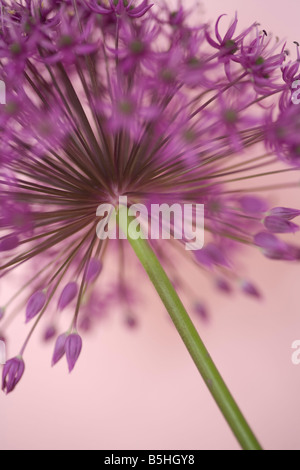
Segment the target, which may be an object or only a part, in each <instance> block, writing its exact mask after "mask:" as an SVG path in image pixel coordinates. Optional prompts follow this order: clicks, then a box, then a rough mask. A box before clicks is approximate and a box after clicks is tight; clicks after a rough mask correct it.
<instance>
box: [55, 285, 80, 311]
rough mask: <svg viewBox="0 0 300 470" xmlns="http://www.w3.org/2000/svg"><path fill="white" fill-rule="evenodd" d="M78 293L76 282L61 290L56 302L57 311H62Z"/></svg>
mask: <svg viewBox="0 0 300 470" xmlns="http://www.w3.org/2000/svg"><path fill="white" fill-rule="evenodd" d="M77 293H78V285H77V283H76V282H70V283H69V284H67V285H66V286H65V288H64V289H63V291H62V293H61V296H60V298H59V301H58V309H59V310H64V309H65V308H66V307H67V306H68V305H69V304H70V303H71V302H72V300H74V299H75V297H76V295H77Z"/></svg>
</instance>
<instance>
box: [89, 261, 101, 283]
mask: <svg viewBox="0 0 300 470" xmlns="http://www.w3.org/2000/svg"><path fill="white" fill-rule="evenodd" d="M102 267H103V266H102V263H101V261H99V260H98V259H96V258H92V259H91V260H90V262H89V265H88V268H87V273H86V281H87V282H93V281H95V280H96V279H97V277H98V276H99V274H100V273H101V271H102Z"/></svg>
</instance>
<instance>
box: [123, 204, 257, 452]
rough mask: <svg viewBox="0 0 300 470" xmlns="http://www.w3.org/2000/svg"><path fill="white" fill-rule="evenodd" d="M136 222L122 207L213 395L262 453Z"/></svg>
mask: <svg viewBox="0 0 300 470" xmlns="http://www.w3.org/2000/svg"><path fill="white" fill-rule="evenodd" d="M132 219H133V218H132V217H129V215H128V209H127V208H126V207H120V209H119V213H118V223H119V226H120V228H121V229H122V231H123V232H124V233H125V234H126V235H127V238H128V241H129V243H130V245H131V246H132V248H133V250H134V252H135V254H136V256H137V257H138V259H139V260H140V262H141V264H142V266H143V267H144V269H145V271H146V272H147V274H148V276H149V278H150V280H151V282H152V284H153V285H154V287H155V289H156V291H157V293H158V294H159V296H160V298H161V300H162V302H163V304H164V305H165V307H166V309H167V311H168V313H169V315H170V317H171V319H172V321H173V323H174V325H175V327H176V329H177V331H178V333H179V335H180V336H181V339H182V340H183V342H184V344H185V346H186V348H187V350H188V352H189V353H190V355H191V357H192V359H193V361H194V363H195V365H196V367H197V369H198V371H199V372H200V374H201V376H202V378H203V380H204V382H205V384H206V385H207V387H208V389H209V391H210V393H211V395H212V396H213V398H214V400H215V401H216V403H217V405H218V407H219V408H220V410H221V412H222V414H223V416H224V418H225V419H226V421H227V423H228V425H229V426H230V428H231V430H232V432H233V434H234V435H235V437H236V438H237V440H238V442H239V444H240V445H241V447H242V449H243V450H262V448H261V446H260V444H259V442H258V440H257V439H256V437H255V435H254V433H253V432H252V430H251V428H250V426H249V425H248V423H247V421H246V419H245V418H244V416H243V414H242V413H241V411H240V409H239V407H238V405H237V404H236V402H235V400H234V398H233V397H232V395H231V393H230V391H229V389H228V387H227V386H226V384H225V382H224V380H223V378H222V377H221V375H220V373H219V371H218V369H217V368H216V366H215V364H214V362H213V360H212V358H211V356H210V354H209V352H208V350H207V349H206V347H205V345H204V343H203V341H202V340H201V338H200V336H199V334H198V332H197V330H196V328H195V326H194V324H193V322H192V321H191V319H190V317H189V315H188V313H187V311H186V309H185V307H184V305H183V303H182V302H181V300H180V298H179V296H178V294H177V292H176V291H175V289H174V287H173V285H172V283H171V281H170V280H169V278H168V276H167V274H166V272H165V270H164V269H163V267H162V266H161V264H160V262H159V260H158V258H157V256H156V255H155V253H154V251H153V250H152V248H151V247H150V245H149V243H148V241H147V240H143V239H141V238H140V239H138V240H135V239H134V238H133V237H131V235H130V224H128V223H127V221H130V220H132Z"/></svg>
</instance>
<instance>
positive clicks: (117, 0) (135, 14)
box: [86, 0, 153, 18]
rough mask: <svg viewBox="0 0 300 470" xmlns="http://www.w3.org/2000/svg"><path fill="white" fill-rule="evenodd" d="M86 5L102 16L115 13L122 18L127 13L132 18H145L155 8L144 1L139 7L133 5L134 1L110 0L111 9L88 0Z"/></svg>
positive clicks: (96, 1) (95, 1)
mask: <svg viewBox="0 0 300 470" xmlns="http://www.w3.org/2000/svg"><path fill="white" fill-rule="evenodd" d="M86 3H87V4H88V6H89V7H90V8H91V9H92V11H94V12H95V13H98V14H101V15H109V14H110V13H115V14H116V15H119V16H122V15H123V14H124V13H126V14H127V15H128V16H129V17H131V18H140V17H141V16H144V15H145V14H146V13H147V11H148V10H150V8H151V7H152V6H153V4H152V5H149V2H148V0H143V1H142V3H141V4H140V5H138V6H134V5H133V3H134V0H109V7H107V6H101V2H99V1H98V0H88V1H87V2H86Z"/></svg>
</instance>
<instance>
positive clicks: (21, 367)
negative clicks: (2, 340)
mask: <svg viewBox="0 0 300 470" xmlns="http://www.w3.org/2000/svg"><path fill="white" fill-rule="evenodd" d="M24 371H25V364H24V361H23V359H22V358H21V357H15V358H14V359H10V360H9V361H7V363H6V364H5V366H4V367H3V372H2V390H3V391H4V392H5V393H6V394H8V393H10V392H12V391H13V390H14V389H15V387H16V386H17V385H18V383H19V382H20V380H21V378H22V376H23V374H24Z"/></svg>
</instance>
